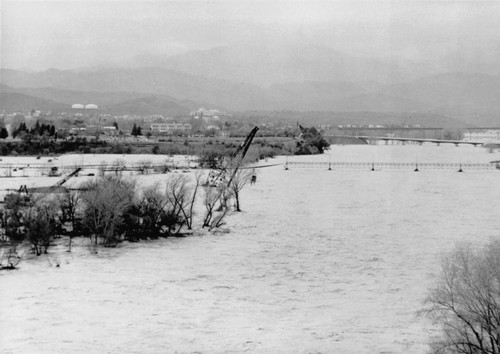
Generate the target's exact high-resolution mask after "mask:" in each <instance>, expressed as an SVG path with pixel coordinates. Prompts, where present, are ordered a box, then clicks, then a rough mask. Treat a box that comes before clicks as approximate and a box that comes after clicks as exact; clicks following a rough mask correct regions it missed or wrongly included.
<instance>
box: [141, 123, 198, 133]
mask: <svg viewBox="0 0 500 354" xmlns="http://www.w3.org/2000/svg"><path fill="white" fill-rule="evenodd" d="M191 129H192V126H191V124H187V123H154V124H151V131H153V132H155V133H171V132H174V131H183V132H185V131H189V130H191Z"/></svg>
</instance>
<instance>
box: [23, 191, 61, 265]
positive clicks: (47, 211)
mask: <svg viewBox="0 0 500 354" xmlns="http://www.w3.org/2000/svg"><path fill="white" fill-rule="evenodd" d="M56 213H57V211H56V210H55V208H53V207H52V205H49V204H48V203H45V202H42V201H35V202H34V203H33V204H32V205H31V206H30V207H29V208H27V209H26V211H25V213H24V228H25V234H26V238H27V239H28V241H29V242H30V243H31V245H32V246H33V250H34V252H35V254H36V255H37V256H39V255H41V254H42V252H45V253H47V250H48V248H49V245H50V241H51V240H52V238H53V237H54V234H55V230H56V221H55V217H56Z"/></svg>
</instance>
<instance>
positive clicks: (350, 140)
mask: <svg viewBox="0 0 500 354" xmlns="http://www.w3.org/2000/svg"><path fill="white" fill-rule="evenodd" d="M324 138H325V139H326V140H327V141H329V142H330V143H332V144H333V143H335V141H337V143H344V144H370V143H373V142H375V141H385V143H386V144H388V143H389V142H396V143H401V144H403V145H405V144H407V143H418V144H420V145H422V144H423V143H434V144H437V145H438V146H439V145H441V144H454V145H455V146H458V145H459V144H464V145H474V146H478V145H480V146H483V145H484V142H479V141H465V140H444V139H424V138H400V137H388V136H367V135H357V136H349V135H325V136H324Z"/></svg>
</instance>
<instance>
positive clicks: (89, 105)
mask: <svg viewBox="0 0 500 354" xmlns="http://www.w3.org/2000/svg"><path fill="white" fill-rule="evenodd" d="M97 108H98V107H97V105H96V104H93V103H89V104H86V105H85V109H97Z"/></svg>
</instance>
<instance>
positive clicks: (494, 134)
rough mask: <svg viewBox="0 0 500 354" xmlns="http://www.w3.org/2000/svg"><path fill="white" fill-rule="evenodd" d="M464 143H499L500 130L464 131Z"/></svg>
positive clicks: (470, 129) (473, 129)
mask: <svg viewBox="0 0 500 354" xmlns="http://www.w3.org/2000/svg"><path fill="white" fill-rule="evenodd" d="M463 140H464V141H479V142H489V141H500V128H468V129H467V130H465V131H464V136H463Z"/></svg>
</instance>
